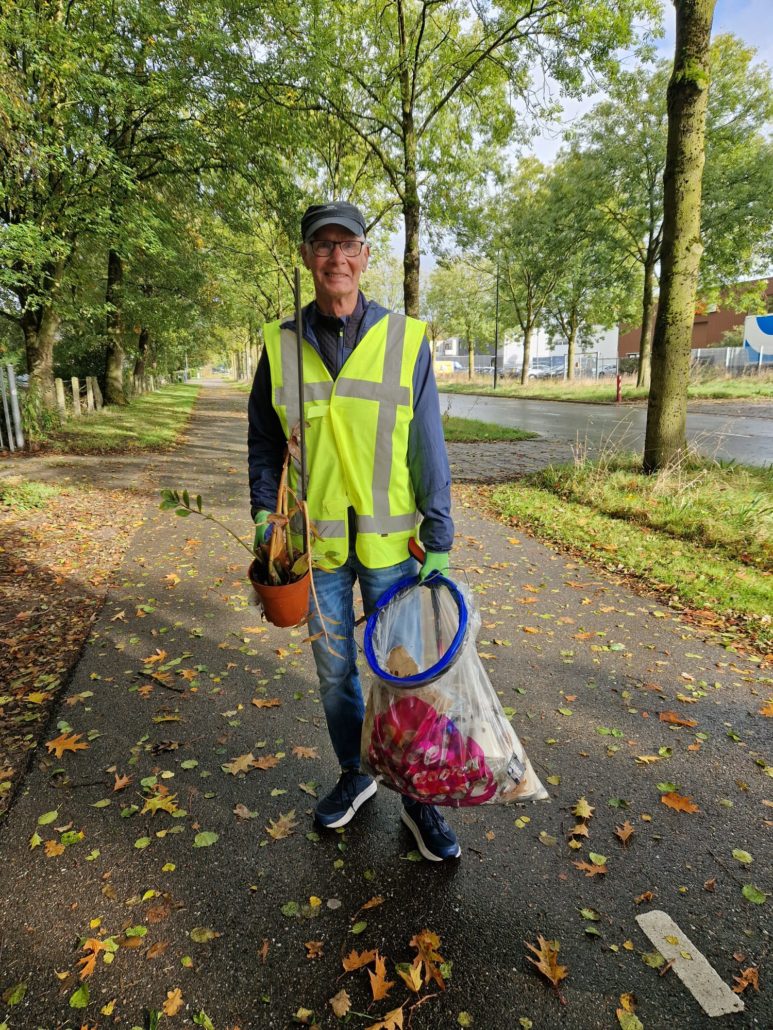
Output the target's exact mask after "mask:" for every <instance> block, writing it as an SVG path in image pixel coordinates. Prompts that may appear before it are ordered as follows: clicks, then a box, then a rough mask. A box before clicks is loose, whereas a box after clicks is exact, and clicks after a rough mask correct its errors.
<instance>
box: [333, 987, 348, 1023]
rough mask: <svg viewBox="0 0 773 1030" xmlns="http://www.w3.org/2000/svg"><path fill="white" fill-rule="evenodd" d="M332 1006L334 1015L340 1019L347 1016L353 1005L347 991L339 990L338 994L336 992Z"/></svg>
mask: <svg viewBox="0 0 773 1030" xmlns="http://www.w3.org/2000/svg"><path fill="white" fill-rule="evenodd" d="M329 1004H330V1007H331V1009H332V1010H333V1013H334V1015H336V1016H338V1018H339V1019H340V1018H341V1017H342V1016H345V1015H346V1013H347V1012H348V1011H349V1009H350V1008H351V1007H352V1002H351V999H350V998H349V995H348V994H347V993H346V991H343V990H342V991H339V992H338V994H334V995H333V997H332V998H331V999H330V1002H329Z"/></svg>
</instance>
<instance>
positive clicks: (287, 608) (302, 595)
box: [160, 431, 315, 627]
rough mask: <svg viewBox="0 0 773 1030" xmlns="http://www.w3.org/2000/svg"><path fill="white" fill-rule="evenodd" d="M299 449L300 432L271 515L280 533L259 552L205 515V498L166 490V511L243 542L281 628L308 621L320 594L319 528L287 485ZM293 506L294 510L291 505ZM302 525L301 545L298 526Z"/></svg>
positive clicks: (252, 573) (268, 611) (260, 591)
mask: <svg viewBox="0 0 773 1030" xmlns="http://www.w3.org/2000/svg"><path fill="white" fill-rule="evenodd" d="M296 448H297V438H296V433H295V431H294V432H293V434H292V435H291V437H290V440H289V442H288V446H287V450H286V451H285V459H284V464H283V466H282V474H281V477H280V481H279V490H278V492H277V502H276V511H275V512H274V513H273V514H272V515H270V516H269V522H270V523H272V525H273V527H274V531H273V532H272V534H271V536H270V538H269V541H268V543H266V544H260V545H258V546H257V547H256V548H255V549H253V548H252V547H250V546H249V545H248V544H246V543H245V542H244V541H243V540H242V539H241V538H240V537H238V536H237V535H236V533H234V531H233V530H232V529H230V527H228V526H227V525H225V523H223V522H221V521H220V519H218V518H216V517H215V516H214V515H211V514H209V512H205V511H204V510H203V507H202V498H201V495H200V494H199V495H197V496H196V497H195V498H193V500H191V496H190V494H189V492H188V491H187V490H182V491H178V490H170V489H165V490H162V491H161V498H162V499H161V505H160V507H161V509H162V510H172V509H174V512H175V514H176V515H180V516H182V517H187V516H188V515H200V516H201V517H202V518H204V519H207V520H208V521H209V522H214V523H215V524H216V525H218V526H219V527H220V528H221V529H223V530H225V532H226V533H228V534H229V535H230V536H232V537H233V538H234V540H236V541H237V543H238V544H239V545H240V546H241V547H243V548H244V549H245V550H246V551H248V552H249V554H250V557H251V558H252V561H251V562H250V566H249V569H248V570H247V574H248V576H249V579H250V582H251V583H252V586H253V589H254V590H255V593H256V594H257V596H258V599H259V601H260V604H261V606H262V608H263V611H264V613H265V616H266V618H267V619H268V621H269V622H271V623H273V624H274V625H275V626H282V627H287V626H297V625H299V624H300V623H303V622H305V621H306V619H307V617H308V611H309V594H310V592H311V593H313V591H314V581H313V577H312V571H311V540H312V535H313V534H314V532H315V531H314V528H313V526H312V525H311V523H310V521H309V513H308V508H307V506H306V502H305V501H304V500H300V499H298V497H296V495H295V494H294V493H293V491H292V490H291V489H290V487H289V486H288V483H287V469H288V465H289V462H290V457H291V455H292V454H293V453H294V452H295V450H296ZM291 502H292V506H290V505H291ZM298 526H300V527H301V532H300V540H301V543H300V547H299V546H298V531H297V527H298Z"/></svg>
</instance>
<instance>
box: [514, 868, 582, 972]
mask: <svg viewBox="0 0 773 1030" xmlns="http://www.w3.org/2000/svg"><path fill="white" fill-rule="evenodd" d="M576 864H577V863H576V862H575V865H576ZM524 944H525V945H526V947H527V948H528V949H529V950H530V951H533V952H534V954H535V955H536V956H537V957H536V958H532V957H531V955H527V956H526V959H527V961H528V962H531V964H532V965H533V966H536V967H537V970H538V971H539V972H540V973H542V975H543V976H544V977H545V979H546V980H549V981H550V983H551V984H552V985H553V987H554V988H555V989H556V990H558V985H559V984H560V983H561V981H562V980H563V979H564V978H565V977H566V976H567V974H568V972H569V969H568V967H567V966H561V965H559V963H558V951H559V948H560V947H561V945H560V944H559V942H558V941H546V940H545V938H544V937H543V936H542V934H537V944H536V945H534V944H529V942H528V941H524Z"/></svg>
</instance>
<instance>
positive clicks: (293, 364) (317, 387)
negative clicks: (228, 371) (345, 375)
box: [274, 329, 333, 432]
mask: <svg viewBox="0 0 773 1030" xmlns="http://www.w3.org/2000/svg"><path fill="white" fill-rule="evenodd" d="M279 336H280V351H279V352H280V354H281V356H282V383H283V385H282V386H277V387H275V388H274V405H275V406H279V405H284V408H285V410H286V412H287V425H288V428H289V429H290V432H292V429H293V426H294V425H295V424H296V423H297V422H299V421H300V418H301V409H300V405H299V403H298V341H297V339H296V336H295V333H294V331H293V330H292V329H281V330H280V334H279ZM332 392H333V381H332V380H330V381H329V382H322V383H304V386H303V399H304V402H305V403H306V404H308V403H309V402H310V401H327V400H330V396H331V394H332Z"/></svg>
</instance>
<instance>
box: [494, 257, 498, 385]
mask: <svg viewBox="0 0 773 1030" xmlns="http://www.w3.org/2000/svg"><path fill="white" fill-rule="evenodd" d="M498 360H499V255H497V286H496V300H495V301H494V389H495V390H496V388H497V361H498Z"/></svg>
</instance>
